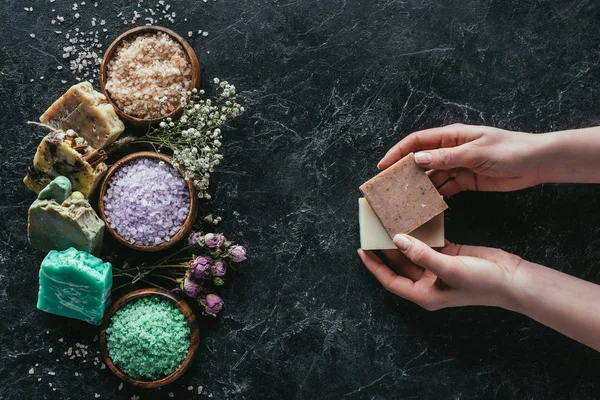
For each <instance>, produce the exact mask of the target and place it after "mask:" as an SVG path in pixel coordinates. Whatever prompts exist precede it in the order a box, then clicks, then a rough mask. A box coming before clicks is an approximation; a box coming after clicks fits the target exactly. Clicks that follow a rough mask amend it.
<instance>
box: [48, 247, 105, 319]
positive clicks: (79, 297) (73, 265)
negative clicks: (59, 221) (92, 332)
mask: <svg viewBox="0 0 600 400" xmlns="http://www.w3.org/2000/svg"><path fill="white" fill-rule="evenodd" d="M111 288H112V266H111V265H110V263H107V262H103V261H102V260H101V259H99V258H97V257H94V256H93V255H91V254H89V253H86V252H85V251H78V250H76V249H74V248H70V249H67V250H64V251H56V250H52V251H51V252H50V253H48V255H46V258H44V261H42V266H41V268H40V290H39V293H38V302H37V308H38V309H40V310H42V311H46V312H49V313H52V314H56V315H62V316H63V317H68V318H74V319H80V320H82V321H86V322H89V323H90V324H94V325H100V324H101V323H102V318H103V317H104V312H105V311H106V308H107V307H108V306H109V304H110V291H111Z"/></svg>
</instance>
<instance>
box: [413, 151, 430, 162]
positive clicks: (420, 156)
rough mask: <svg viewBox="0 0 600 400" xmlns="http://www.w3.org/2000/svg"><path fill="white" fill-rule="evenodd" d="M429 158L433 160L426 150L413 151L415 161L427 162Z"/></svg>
mask: <svg viewBox="0 0 600 400" xmlns="http://www.w3.org/2000/svg"><path fill="white" fill-rule="evenodd" d="M431 160H433V157H432V156H431V153H428V152H426V151H420V152H418V153H415V161H416V162H417V163H419V164H429V163H430V162H431Z"/></svg>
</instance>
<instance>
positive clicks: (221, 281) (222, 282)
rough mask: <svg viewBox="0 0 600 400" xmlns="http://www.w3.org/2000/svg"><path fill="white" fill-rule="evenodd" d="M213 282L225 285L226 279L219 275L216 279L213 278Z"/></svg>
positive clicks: (216, 284) (217, 284)
mask: <svg viewBox="0 0 600 400" xmlns="http://www.w3.org/2000/svg"><path fill="white" fill-rule="evenodd" d="M213 284H214V285H215V286H223V285H224V284H225V281H224V280H223V279H221V278H219V277H218V276H217V277H216V278H215V279H213Z"/></svg>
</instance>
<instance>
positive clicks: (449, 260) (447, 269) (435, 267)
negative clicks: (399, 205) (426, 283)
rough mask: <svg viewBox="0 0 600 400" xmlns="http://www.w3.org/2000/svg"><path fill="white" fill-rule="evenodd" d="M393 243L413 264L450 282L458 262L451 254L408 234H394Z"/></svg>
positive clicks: (458, 265)
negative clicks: (440, 251)
mask: <svg viewBox="0 0 600 400" xmlns="http://www.w3.org/2000/svg"><path fill="white" fill-rule="evenodd" d="M394 244H395V245H396V246H397V247H398V249H400V251H402V253H404V255H406V257H408V258H409V259H410V260H412V262H414V263H415V264H417V265H419V266H421V267H423V268H425V269H427V270H429V271H431V272H433V273H434V274H435V275H437V276H438V277H440V278H442V279H443V280H446V281H449V282H450V283H452V281H453V280H454V277H455V274H456V272H457V271H458V269H459V268H460V264H459V262H458V261H457V259H455V258H454V257H452V256H449V255H447V254H442V253H439V252H437V251H435V250H433V249H432V248H431V247H429V246H427V245H426V244H425V243H423V242H421V241H420V240H418V239H415V238H413V237H411V236H408V235H403V234H401V235H396V236H395V237H394Z"/></svg>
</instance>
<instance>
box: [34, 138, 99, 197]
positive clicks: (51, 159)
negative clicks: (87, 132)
mask: <svg viewBox="0 0 600 400" xmlns="http://www.w3.org/2000/svg"><path fill="white" fill-rule="evenodd" d="M105 158H106V156H105V155H104V154H103V151H100V152H99V151H98V150H95V149H93V148H92V147H91V146H89V145H88V144H87V142H86V141H85V140H84V139H83V138H81V137H79V136H78V135H77V133H75V131H72V130H69V131H67V132H63V131H53V132H50V133H49V134H47V135H46V136H45V137H44V138H43V139H42V142H41V143H40V145H39V146H38V148H37V151H36V153H35V157H34V159H33V165H32V166H31V167H29V169H28V170H27V176H26V177H25V179H23V182H24V183H25V185H27V186H28V187H29V188H30V189H31V190H33V191H34V192H36V193H39V192H40V191H41V190H42V189H43V188H44V187H45V186H46V185H47V184H49V183H50V182H51V181H52V179H54V178H55V177H57V176H60V175H63V176H65V177H67V178H68V179H69V180H70V181H71V185H72V186H73V190H76V191H78V192H81V193H83V195H84V196H85V197H89V195H90V194H91V193H92V191H93V190H94V188H95V187H96V185H97V184H98V183H99V182H100V180H101V179H102V177H103V176H104V173H105V172H106V169H107V167H106V164H105V163H104V159H105Z"/></svg>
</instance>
